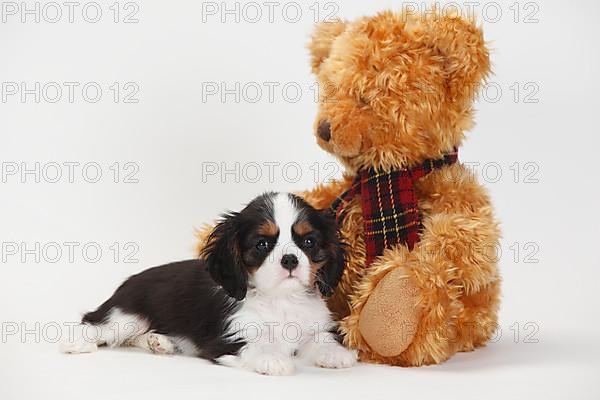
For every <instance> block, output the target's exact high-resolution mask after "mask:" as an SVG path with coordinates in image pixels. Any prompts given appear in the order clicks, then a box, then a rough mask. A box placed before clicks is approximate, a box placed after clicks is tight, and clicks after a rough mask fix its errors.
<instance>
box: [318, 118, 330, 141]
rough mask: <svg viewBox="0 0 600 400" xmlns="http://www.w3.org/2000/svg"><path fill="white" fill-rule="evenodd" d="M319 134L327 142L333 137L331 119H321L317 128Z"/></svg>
mask: <svg viewBox="0 0 600 400" xmlns="http://www.w3.org/2000/svg"><path fill="white" fill-rule="evenodd" d="M317 134H318V135H319V137H320V138H321V139H323V140H324V141H326V142H329V139H331V124H330V123H329V121H321V122H320V123H319V127H318V128H317Z"/></svg>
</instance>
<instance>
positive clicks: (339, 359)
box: [315, 345, 357, 368]
mask: <svg viewBox="0 0 600 400" xmlns="http://www.w3.org/2000/svg"><path fill="white" fill-rule="evenodd" d="M356 359H357V353H356V350H350V349H347V348H345V347H343V346H340V345H332V346H325V347H322V348H321V349H320V350H319V354H318V355H317V358H316V359H315V365H317V366H318V367H322V368H349V367H351V366H353V365H354V364H356Z"/></svg>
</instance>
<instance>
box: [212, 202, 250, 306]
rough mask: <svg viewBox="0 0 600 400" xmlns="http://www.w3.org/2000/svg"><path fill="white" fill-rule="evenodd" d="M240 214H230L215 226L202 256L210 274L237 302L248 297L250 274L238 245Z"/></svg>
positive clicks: (224, 216) (225, 215)
mask: <svg viewBox="0 0 600 400" xmlns="http://www.w3.org/2000/svg"><path fill="white" fill-rule="evenodd" d="M238 215H239V214H238V213H234V212H230V213H228V214H224V215H223V219H222V220H221V221H220V222H219V223H218V224H217V226H215V228H214V230H213V231H212V232H211V234H210V235H209V237H208V239H207V244H206V247H204V249H203V250H202V251H201V253H200V256H201V257H202V258H204V259H205V260H206V263H207V265H208V272H209V273H210V276H211V277H212V278H213V280H214V281H215V282H217V283H218V284H219V285H221V286H222V287H223V289H224V290H225V291H226V292H227V294H228V295H229V296H231V297H233V298H235V299H236V300H242V299H243V298H244V297H246V291H247V285H248V272H247V271H246V267H245V266H244V263H243V261H242V255H241V254H240V252H241V250H240V247H239V244H238V236H239V235H238V227H237V218H238Z"/></svg>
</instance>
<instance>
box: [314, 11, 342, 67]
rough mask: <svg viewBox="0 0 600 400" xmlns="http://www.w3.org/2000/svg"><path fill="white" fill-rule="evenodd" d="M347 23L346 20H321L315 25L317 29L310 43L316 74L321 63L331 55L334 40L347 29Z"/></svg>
mask: <svg viewBox="0 0 600 400" xmlns="http://www.w3.org/2000/svg"><path fill="white" fill-rule="evenodd" d="M346 24H347V23H346V22H344V21H340V20H336V21H332V22H320V23H318V24H317V25H316V26H315V31H314V32H313V35H312V37H311V40H310V43H309V44H308V49H309V50H310V55H311V61H312V71H313V73H314V74H318V73H319V67H320V66H321V63H322V62H323V61H325V59H326V58H327V57H329V51H330V50H331V45H332V43H333V41H334V40H335V38H337V37H338V36H339V35H341V34H342V33H343V32H344V30H346Z"/></svg>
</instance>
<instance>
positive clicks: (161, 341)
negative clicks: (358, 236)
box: [61, 193, 356, 375]
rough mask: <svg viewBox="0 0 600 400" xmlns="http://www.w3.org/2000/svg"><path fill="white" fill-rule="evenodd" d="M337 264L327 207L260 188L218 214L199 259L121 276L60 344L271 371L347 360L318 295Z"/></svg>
mask: <svg viewBox="0 0 600 400" xmlns="http://www.w3.org/2000/svg"><path fill="white" fill-rule="evenodd" d="M343 267H344V256H343V250H342V247H341V245H340V242H339V240H338V235H337V227H336V224H335V220H334V217H333V215H331V213H330V212H329V210H322V211H320V210H315V209H314V208H312V207H311V206H309V205H308V204H307V203H305V202H304V201H303V200H302V199H301V198H300V197H297V196H295V195H292V194H288V193H266V194H263V195H261V196H259V197H257V198H255V199H254V200H252V201H251V202H250V203H249V204H248V205H247V206H246V207H245V208H244V209H243V210H242V211H241V212H230V213H227V214H225V215H223V218H222V220H221V221H220V222H219V223H218V224H217V226H216V227H215V229H214V230H213V232H212V234H211V236H210V237H209V239H208V244H207V246H206V247H205V249H204V251H203V254H202V257H201V258H200V259H197V260H188V261H181V262H177V263H172V264H168V265H164V266H160V267H155V268H150V269H148V270H146V271H144V272H141V273H139V274H137V275H134V276H132V277H130V278H129V279H127V280H126V281H125V282H124V283H123V284H122V285H121V286H120V287H119V288H118V289H117V290H116V292H115V293H114V294H113V296H112V297H111V298H109V299H108V300H107V301H106V302H104V303H103V304H102V305H101V306H100V307H99V308H98V309H97V310H96V311H93V312H89V313H87V314H85V315H84V317H83V319H82V325H81V326H79V327H78V330H77V335H76V336H75V338H70V340H69V341H66V342H63V343H62V345H61V350H62V351H63V352H66V353H85V352H91V351H94V350H97V348H98V346H99V345H107V346H120V345H130V346H136V347H141V348H143V349H146V350H148V351H151V352H154V353H159V354H174V353H181V354H186V355H191V356H198V357H202V358H205V359H209V360H212V361H214V362H217V363H219V364H224V365H229V366H236V367H241V368H246V369H250V370H253V371H256V372H258V373H262V374H269V375H286V374H291V373H293V372H294V370H295V363H294V357H297V358H302V359H305V360H306V361H308V362H309V363H312V364H315V365H318V366H320V367H325V368H345V367H350V366H352V365H353V364H355V362H356V352H355V351H352V350H349V349H346V348H345V347H343V346H342V345H341V344H339V343H338V342H337V341H336V340H335V333H334V330H335V324H334V323H333V321H332V319H331V315H330V312H329V310H328V309H327V306H326V304H325V301H324V299H323V297H322V296H330V295H331V294H332V293H333V289H334V288H335V286H336V285H337V283H338V281H339V279H340V277H341V275H342V270H343ZM92 327H93V328H95V329H89V328H92Z"/></svg>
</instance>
